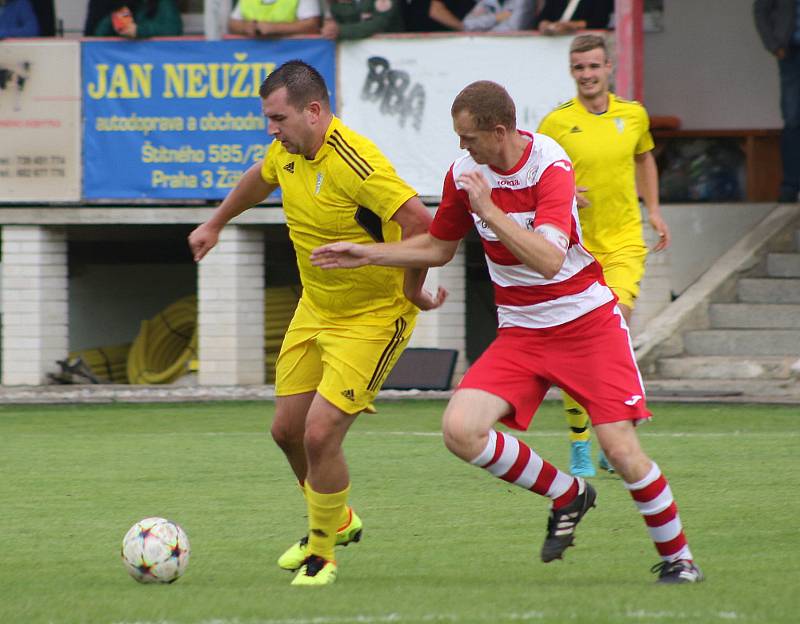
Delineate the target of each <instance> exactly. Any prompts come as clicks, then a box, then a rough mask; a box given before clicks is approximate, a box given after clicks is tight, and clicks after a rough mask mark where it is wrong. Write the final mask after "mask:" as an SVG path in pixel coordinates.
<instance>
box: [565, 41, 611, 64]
mask: <svg viewBox="0 0 800 624" xmlns="http://www.w3.org/2000/svg"><path fill="white" fill-rule="evenodd" d="M598 48H600V49H601V50H602V51H603V54H604V55H605V57H606V59H608V58H609V56H608V44H607V43H606V38H605V37H602V36H600V35H578V36H577V37H575V38H574V39H573V40H572V43H571V44H570V46H569V53H570V54H572V53H573V52H589V51H590V50H596V49H598Z"/></svg>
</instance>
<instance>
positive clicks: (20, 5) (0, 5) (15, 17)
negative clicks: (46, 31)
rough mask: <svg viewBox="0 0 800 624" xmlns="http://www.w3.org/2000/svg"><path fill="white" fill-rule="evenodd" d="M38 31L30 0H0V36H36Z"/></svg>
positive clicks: (37, 23)
mask: <svg viewBox="0 0 800 624" xmlns="http://www.w3.org/2000/svg"><path fill="white" fill-rule="evenodd" d="M39 33H40V31H39V21H38V20H37V19H36V14H35V13H34V12H33V7H32V6H31V3H30V0H0V38H4V37H38V36H39Z"/></svg>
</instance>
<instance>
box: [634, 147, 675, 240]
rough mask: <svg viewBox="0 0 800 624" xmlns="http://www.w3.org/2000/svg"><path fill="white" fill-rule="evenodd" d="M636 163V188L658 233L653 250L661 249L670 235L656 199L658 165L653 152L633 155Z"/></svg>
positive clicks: (669, 238) (651, 223)
mask: <svg viewBox="0 0 800 624" xmlns="http://www.w3.org/2000/svg"><path fill="white" fill-rule="evenodd" d="M633 158H634V162H635V165H636V190H637V192H638V193H639V196H640V197H641V198H642V201H643V202H644V206H645V208H647V218H648V220H649V221H650V225H652V226H653V229H654V230H655V231H656V232H657V233H658V243H656V245H655V247H653V251H661V250H662V249H666V248H667V247H669V244H670V241H671V237H670V232H669V227H667V223H666V221H664V218H663V217H662V216H661V206H660V204H659V201H658V167H657V166H656V159H655V158H654V157H653V152H652V151H648V152H643V153H641V154H636V155H635V156H634V157H633Z"/></svg>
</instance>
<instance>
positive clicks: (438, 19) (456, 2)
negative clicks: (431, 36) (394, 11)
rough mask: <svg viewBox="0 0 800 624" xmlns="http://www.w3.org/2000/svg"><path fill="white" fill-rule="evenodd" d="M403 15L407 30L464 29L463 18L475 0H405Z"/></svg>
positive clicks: (437, 30)
mask: <svg viewBox="0 0 800 624" xmlns="http://www.w3.org/2000/svg"><path fill="white" fill-rule="evenodd" d="M405 2H406V4H405V5H404V7H403V17H404V18H405V23H406V31H408V32H439V31H446V30H465V28H464V22H463V19H464V18H465V17H466V16H467V13H469V12H470V11H471V10H472V7H474V6H475V0H405Z"/></svg>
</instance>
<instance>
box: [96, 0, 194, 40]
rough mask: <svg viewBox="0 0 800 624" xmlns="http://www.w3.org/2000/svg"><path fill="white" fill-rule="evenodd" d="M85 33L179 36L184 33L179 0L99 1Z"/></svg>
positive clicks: (131, 37) (97, 34)
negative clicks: (177, 1) (177, 0)
mask: <svg viewBox="0 0 800 624" xmlns="http://www.w3.org/2000/svg"><path fill="white" fill-rule="evenodd" d="M84 34H86V35H87V36H95V37H127V38H128V39H146V38H147V37H175V36H179V35H182V34H183V22H182V21H181V14H180V12H179V11H178V7H177V5H176V4H175V0H95V1H91V2H90V3H89V14H88V16H87V18H86V27H85V29H84Z"/></svg>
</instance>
